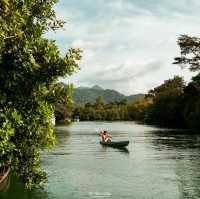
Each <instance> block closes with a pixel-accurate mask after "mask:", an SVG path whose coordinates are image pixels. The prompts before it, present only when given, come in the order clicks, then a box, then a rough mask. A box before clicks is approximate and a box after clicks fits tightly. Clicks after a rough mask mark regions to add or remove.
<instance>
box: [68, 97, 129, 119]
mask: <svg viewBox="0 0 200 199" xmlns="http://www.w3.org/2000/svg"><path fill="white" fill-rule="evenodd" d="M72 116H73V118H76V117H77V116H78V117H79V119H80V120H82V121H85V120H86V121H88V120H89V121H94V120H108V121H115V120H129V113H128V102H127V99H124V100H121V101H119V102H110V103H108V104H105V102H104V100H103V98H102V97H101V96H99V97H98V98H97V99H96V102H95V103H94V104H92V103H86V104H85V105H84V106H79V107H75V108H74V110H73V114H72Z"/></svg>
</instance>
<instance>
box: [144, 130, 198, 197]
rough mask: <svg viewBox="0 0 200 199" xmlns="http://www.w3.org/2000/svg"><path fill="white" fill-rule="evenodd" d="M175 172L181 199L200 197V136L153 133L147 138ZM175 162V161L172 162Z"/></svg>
mask: <svg viewBox="0 0 200 199" xmlns="http://www.w3.org/2000/svg"><path fill="white" fill-rule="evenodd" d="M146 139H147V140H148V142H149V143H151V144H152V147H153V148H154V149H155V150H157V151H158V152H159V154H158V153H156V151H155V154H157V160H160V161H162V160H168V161H167V162H166V165H167V166H168V167H170V168H171V169H173V170H174V173H175V175H176V181H177V185H178V189H179V192H180V194H181V197H180V198H199V197H200V187H199V185H200V170H199V168H200V135H199V134H198V133H196V132H188V131H152V132H151V136H148V137H147V138H146ZM172 160H173V161H172Z"/></svg>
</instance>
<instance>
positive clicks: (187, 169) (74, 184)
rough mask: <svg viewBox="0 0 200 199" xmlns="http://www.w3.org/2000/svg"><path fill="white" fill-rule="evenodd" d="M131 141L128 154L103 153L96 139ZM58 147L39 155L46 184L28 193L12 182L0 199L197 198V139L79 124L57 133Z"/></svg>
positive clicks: (117, 125)
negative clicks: (102, 132)
mask: <svg viewBox="0 0 200 199" xmlns="http://www.w3.org/2000/svg"><path fill="white" fill-rule="evenodd" d="M100 130H107V131H108V132H109V133H110V134H111V135H112V137H113V140H130V144H129V146H128V147H127V150H120V149H116V148H109V147H103V146H101V145H100V144H99V137H98V133H99V131H100ZM56 132H57V137H58V143H57V145H56V146H55V147H54V148H53V150H51V151H49V152H45V153H43V154H42V166H43V168H44V169H45V170H46V171H47V172H48V176H49V182H48V185H47V187H45V188H44V189H43V190H34V191H31V192H30V191H26V190H24V188H23V185H22V184H21V183H20V182H19V181H18V180H16V178H15V177H14V176H11V179H10V187H9V189H8V190H7V191H5V192H3V193H0V198H1V199H15V198H20V199H90V198H94V199H95V198H108V199H111V198H112V199H122V198H127V199H161V198H162V199H186V198H187V199H196V198H200V135H198V134H195V133H191V132H186V131H180V130H179V131H171V130H169V129H160V128H156V127H151V126H146V125H140V124H136V123H134V122H77V123H73V124H71V125H70V126H57V127H56Z"/></svg>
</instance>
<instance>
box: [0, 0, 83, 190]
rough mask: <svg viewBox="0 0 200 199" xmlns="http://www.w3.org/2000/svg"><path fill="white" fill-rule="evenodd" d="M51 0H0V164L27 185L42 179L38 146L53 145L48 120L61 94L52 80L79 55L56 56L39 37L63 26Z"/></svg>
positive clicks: (73, 52) (74, 64)
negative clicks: (9, 168) (7, 167)
mask: <svg viewBox="0 0 200 199" xmlns="http://www.w3.org/2000/svg"><path fill="white" fill-rule="evenodd" d="M56 2H57V0H48V1H43V0H26V1H23V0H0V167H1V166H4V165H10V166H11V167H12V170H13V172H15V173H16V174H17V175H18V176H19V177H20V178H21V180H23V182H24V183H25V185H26V187H27V188H34V187H37V186H40V185H42V184H43V183H45V182H46V174H45V173H44V172H43V171H42V170H41V168H40V150H41V149H43V148H45V147H50V146H52V145H53V144H54V143H55V134H54V131H53V126H52V124H51V121H50V118H51V117H52V115H53V114H54V105H55V102H56V101H58V100H59V99H60V98H62V97H63V89H62V88H61V89H57V87H56V86H55V83H56V82H57V80H58V78H59V77H63V76H69V75H71V74H72V73H73V72H74V71H75V70H77V69H78V68H79V66H78V62H77V61H78V60H80V58H81V56H80V50H79V49H69V51H68V52H67V53H66V55H65V56H63V57H61V55H60V52H59V50H58V48H57V46H56V44H55V41H52V40H48V39H45V38H44V37H43V34H44V33H45V32H47V31H48V30H56V29H58V28H60V27H62V26H63V24H64V22H63V21H60V20H58V19H57V18H56V15H55V12H54V10H53V6H54V4H55V3H56ZM59 93H60V94H59ZM65 95H66V93H65Z"/></svg>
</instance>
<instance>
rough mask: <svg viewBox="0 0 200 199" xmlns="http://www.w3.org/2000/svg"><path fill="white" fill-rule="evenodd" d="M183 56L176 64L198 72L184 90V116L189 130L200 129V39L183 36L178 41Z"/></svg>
mask: <svg viewBox="0 0 200 199" xmlns="http://www.w3.org/2000/svg"><path fill="white" fill-rule="evenodd" d="M178 45H179V47H180V50H181V56H180V57H176V58H175V62H174V63H175V64H179V65H181V66H183V67H189V69H190V71H192V72H198V74H197V75H196V76H195V77H193V78H192V81H191V82H190V83H189V84H188V85H187V86H186V88H185V90H184V109H183V115H184V120H185V124H186V126H187V127H189V128H194V129H198V128H199V127H200V124H199V120H200V38H198V37H190V36H188V35H182V36H180V37H179V39H178Z"/></svg>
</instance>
